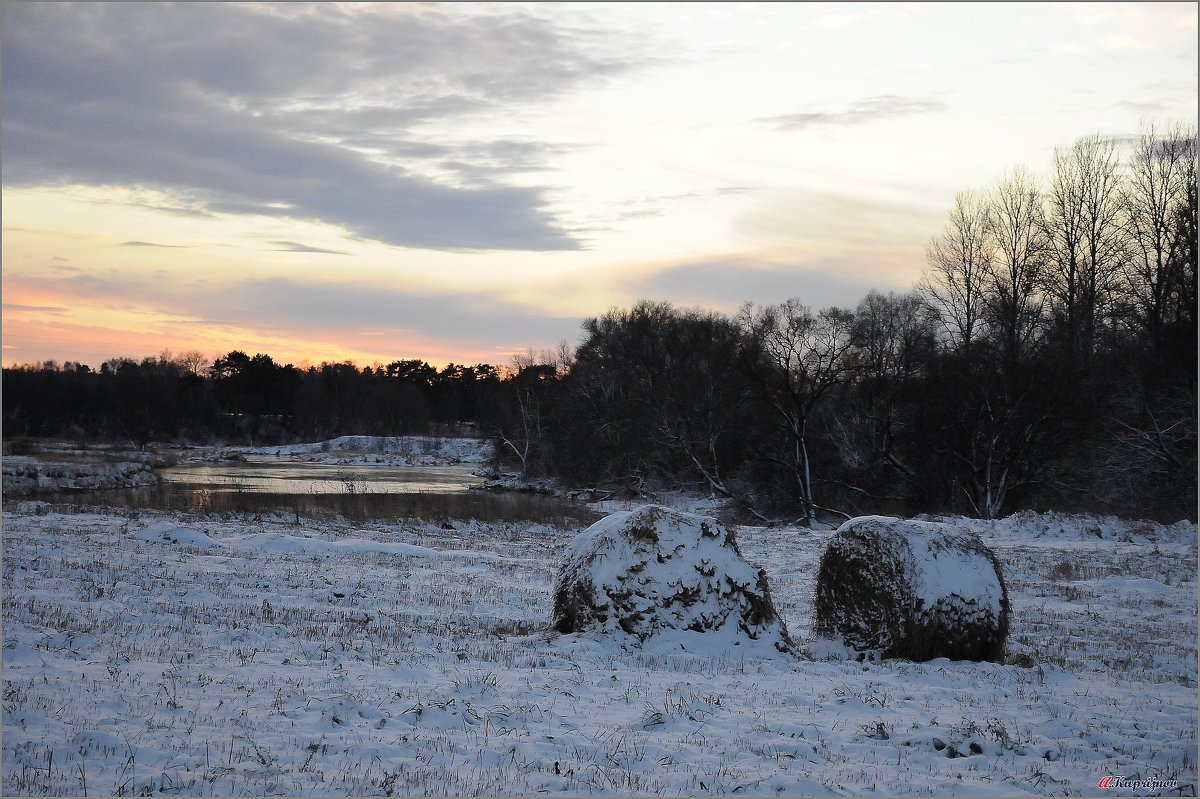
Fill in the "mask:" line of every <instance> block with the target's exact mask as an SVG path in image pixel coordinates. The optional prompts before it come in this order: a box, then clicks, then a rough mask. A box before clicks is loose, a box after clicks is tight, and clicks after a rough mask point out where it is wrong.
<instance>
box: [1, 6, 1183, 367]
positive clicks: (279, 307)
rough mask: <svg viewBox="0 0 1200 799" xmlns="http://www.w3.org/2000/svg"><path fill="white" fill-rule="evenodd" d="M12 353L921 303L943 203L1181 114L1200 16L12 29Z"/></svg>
mask: <svg viewBox="0 0 1200 799" xmlns="http://www.w3.org/2000/svg"><path fill="white" fill-rule="evenodd" d="M2 13H3V19H2V23H3V26H2V28H0V30H2V42H0V58H2V60H3V65H2V66H3V72H2V82H3V94H2V104H0V131H2V143H0V149H2V152H0V156H2V164H3V166H2V169H3V178H2V181H3V317H2V319H3V331H2V338H3V362H4V365H6V366H8V365H12V364H14V363H38V362H41V361H44V360H56V361H59V362H62V361H67V360H70V361H79V362H83V363H87V364H90V365H92V366H98V365H99V364H100V363H101V362H103V361H104V360H106V359H108V358H113V357H134V358H142V357H145V356H154V355H158V354H159V353H161V352H162V351H164V350H168V349H169V350H171V351H173V352H176V353H178V352H182V351H186V350H199V351H201V352H203V353H205V354H207V355H208V356H210V357H216V356H217V355H221V354H224V353H226V352H229V351H230V350H234V349H240V350H243V351H245V352H247V353H250V354H253V353H258V352H263V353H268V354H270V355H272V356H273V357H274V358H275V359H276V360H277V361H281V362H292V363H297V364H305V363H308V364H318V363H321V362H324V361H345V360H351V361H354V362H356V363H358V364H359V365H360V366H366V365H370V364H372V363H375V362H379V363H385V364H386V363H388V362H391V361H393V360H397V359H401V358H422V359H425V360H428V361H429V362H431V363H433V364H435V365H439V366H440V365H443V364H445V363H447V362H457V363H480V362H483V363H492V364H496V365H505V364H508V363H509V362H510V361H511V358H512V357H513V355H514V354H518V353H523V352H525V351H527V350H529V349H532V350H535V351H538V350H545V349H550V348H553V347H555V346H556V345H557V344H558V343H559V342H560V341H564V340H565V341H567V342H569V343H572V344H573V343H577V342H578V341H579V340H580V336H581V330H580V324H581V322H582V320H583V319H585V318H587V317H589V316H596V315H599V314H602V313H604V312H605V311H607V310H609V309H610V308H613V307H627V306H629V305H631V304H633V303H634V302H636V301H637V300H639V299H643V298H644V299H654V300H667V301H669V302H672V303H675V304H676V305H679V306H682V307H692V306H703V307H705V308H712V309H716V310H719V311H723V312H727V313H733V312H735V311H736V310H737V308H738V307H739V306H740V305H741V304H742V303H743V302H746V301H750V302H754V303H756V304H770V303H777V302H782V301H783V300H785V299H788V298H790V297H796V298H799V299H800V300H801V301H802V302H804V303H806V304H808V305H810V306H811V307H813V308H821V307H826V306H830V305H839V306H849V307H853V306H854V305H856V304H857V303H858V302H859V300H861V299H862V298H863V297H864V296H865V295H866V293H867V292H868V291H870V290H872V289H876V290H879V291H884V292H887V291H896V292H903V291H907V290H909V289H910V288H911V287H912V285H913V284H914V283H915V281H916V280H917V279H918V278H919V277H920V275H921V272H922V270H923V269H924V268H925V245H926V244H927V242H928V241H929V239H930V238H931V237H932V236H933V235H935V234H936V233H937V232H939V231H940V230H941V229H942V227H943V226H944V224H945V220H946V214H947V211H948V210H949V208H950V207H951V205H952V203H953V200H954V195H955V194H956V193H957V192H959V191H963V190H966V189H974V188H981V187H986V186H987V185H988V184H990V183H992V182H994V181H996V180H997V179H999V178H1000V177H1001V176H1002V174H1003V173H1004V172H1005V171H1006V170H1009V169H1011V168H1013V167H1015V166H1017V165H1025V166H1027V167H1029V168H1030V169H1032V170H1033V171H1034V172H1035V173H1042V174H1044V173H1045V171H1046V170H1047V169H1048V167H1049V164H1050V158H1051V155H1052V152H1053V150H1054V148H1055V147H1058V146H1068V145H1070V143H1071V142H1072V141H1074V140H1075V139H1077V138H1079V137H1081V136H1084V135H1088V134H1093V133H1101V134H1104V135H1112V136H1117V137H1125V136H1131V135H1133V134H1135V133H1137V131H1138V127H1139V125H1140V124H1141V123H1142V122H1143V121H1146V120H1154V121H1161V122H1173V121H1185V122H1192V123H1194V122H1195V120H1196V115H1197V107H1196V98H1197V6H1196V4H1194V3H1174V4H1172V3H1163V4H1156V3H1103V4H1096V5H1092V4H1082V3H1069V4H1041V3H998V4H986V3H982V4H981V3H962V4H958V3H931V4H920V3H918V4H893V3H882V4H873V3H863V4H854V3H834V4H823V3H795V4H787V3H766V4H755V3H747V4H720V3H712V4H710V3H703V4H694V5H693V4H687V3H664V4H654V3H636V4H617V3H613V4H575V3H571V4H564V5H556V4H529V5H526V4H518V3H513V4H507V3H496V4H447V5H440V4H362V5H359V4H353V3H349V4H343V3H321V4H314V5H305V4H293V3H284V4H270V3H262V4H260V3H234V4H209V3H181V4H165V3H164V4H158V3H128V4H126V3H68V4H62V5H59V4H53V3H43V2H37V3H21V2H6V3H4V4H3V12H2Z"/></svg>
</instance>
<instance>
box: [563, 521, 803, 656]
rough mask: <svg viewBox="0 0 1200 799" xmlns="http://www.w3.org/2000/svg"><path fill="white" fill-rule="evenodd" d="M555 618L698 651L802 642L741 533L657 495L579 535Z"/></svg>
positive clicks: (570, 625) (786, 648)
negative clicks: (745, 552) (749, 557)
mask: <svg viewBox="0 0 1200 799" xmlns="http://www.w3.org/2000/svg"><path fill="white" fill-rule="evenodd" d="M553 626H554V628H555V629H556V630H558V631H559V632H561V633H576V632H585V631H590V632H598V633H600V634H602V635H608V636H612V637H616V638H620V639H622V640H625V641H630V642H633V643H636V644H637V645H639V646H640V645H642V644H646V643H648V642H649V641H651V639H653V640H654V641H655V642H657V643H672V644H674V643H677V644H678V645H679V646H680V647H681V648H683V649H685V650H689V651H697V650H701V649H703V650H706V651H717V650H724V649H726V648H727V647H729V646H741V645H743V644H748V643H750V642H754V645H755V647H757V646H765V647H768V648H773V650H777V651H779V652H790V651H792V649H793V647H792V642H791V640H790V638H789V637H788V632H787V628H786V626H785V625H784V623H783V620H782V619H780V618H779V615H778V613H776V611H775V605H774V603H773V602H772V601H771V592H770V590H769V589H768V587H767V575H766V572H765V571H763V570H762V569H757V568H755V567H754V566H751V565H750V564H749V563H747V562H746V560H745V559H744V558H742V555H741V553H740V552H739V551H738V547H737V543H736V541H735V540H734V535H733V533H732V532H731V531H730V530H729V529H728V528H727V527H726V526H725V525H723V524H721V523H720V522H718V521H717V520H716V519H712V518H709V517H706V516H698V515H695V514H691V513H681V512H679V511H674V510H670V509H668V508H663V507H659V506H656V505H648V506H645V507H643V508H639V509H637V510H634V511H622V512H619V513H614V514H612V515H611V516H607V517H605V518H604V519H601V520H600V521H598V522H596V523H595V524H593V525H592V526H591V527H589V528H588V529H586V530H584V531H583V532H582V533H580V535H579V536H578V537H576V539H575V541H574V542H573V543H572V544H571V549H570V552H569V553H568V556H567V560H566V563H565V564H564V566H563V567H562V569H561V571H560V572H559V576H558V582H557V585H556V586H555V591H554V620H553ZM697 634H700V635H701V636H702V637H699V638H698V637H696V636H697ZM752 648H753V647H752Z"/></svg>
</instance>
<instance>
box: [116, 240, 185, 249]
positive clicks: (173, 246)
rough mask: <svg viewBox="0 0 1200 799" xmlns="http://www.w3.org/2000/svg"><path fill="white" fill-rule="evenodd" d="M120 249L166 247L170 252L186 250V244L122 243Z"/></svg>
mask: <svg viewBox="0 0 1200 799" xmlns="http://www.w3.org/2000/svg"><path fill="white" fill-rule="evenodd" d="M121 246H122V247H167V248H169V249H172V250H186V249H187V245H186V244H157V243H155V242H153V241H123V242H121Z"/></svg>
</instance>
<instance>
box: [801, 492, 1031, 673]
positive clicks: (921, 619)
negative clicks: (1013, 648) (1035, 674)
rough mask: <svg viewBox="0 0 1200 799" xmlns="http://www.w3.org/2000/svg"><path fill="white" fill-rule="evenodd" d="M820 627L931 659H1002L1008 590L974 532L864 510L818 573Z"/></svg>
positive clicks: (855, 643)
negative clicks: (873, 513) (870, 513)
mask: <svg viewBox="0 0 1200 799" xmlns="http://www.w3.org/2000/svg"><path fill="white" fill-rule="evenodd" d="M813 604H814V611H815V619H814V631H815V632H816V633H817V634H818V635H822V636H827V637H832V638H841V639H842V640H843V641H845V643H846V644H848V645H849V646H851V647H853V648H855V649H858V650H860V651H876V652H879V653H881V654H882V655H883V656H884V657H892V658H904V659H907V660H914V661H923V660H930V659H932V658H937V657H945V658H949V659H951V660H977V661H980V660H988V661H1000V660H1002V659H1003V655H1004V642H1005V639H1006V638H1007V636H1008V626H1009V603H1008V590H1007V588H1006V587H1005V585H1004V576H1003V574H1002V572H1001V568H1000V562H999V561H998V560H997V559H996V556H995V554H993V553H992V551H991V550H990V549H988V548H987V546H985V545H984V543H983V542H982V541H981V540H980V539H979V538H978V536H976V535H974V534H973V533H969V532H965V531H961V530H957V529H955V528H953V527H950V526H948V525H945V524H939V523H936V522H923V521H903V520H900V519H892V518H888V517H882V516H864V517H860V518H857V519H851V520H850V521H848V522H846V523H845V524H843V525H842V526H841V527H840V528H839V529H838V531H837V533H836V534H835V535H834V537H833V539H832V540H831V541H830V542H829V545H828V547H827V548H826V550H825V553H824V555H823V556H822V558H821V563H820V566H819V568H818V570H817V587H816V596H815V597H814V603H813Z"/></svg>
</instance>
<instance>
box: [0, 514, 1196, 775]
mask: <svg viewBox="0 0 1200 799" xmlns="http://www.w3.org/2000/svg"><path fill="white" fill-rule="evenodd" d="M943 521H948V522H951V523H953V524H954V525H955V526H958V527H962V528H964V529H970V530H973V531H974V532H976V533H977V534H978V535H979V536H980V537H981V538H982V539H983V541H984V542H985V543H986V544H987V545H988V547H990V548H991V549H992V550H993V551H994V552H995V553H996V555H997V557H998V558H999V559H1000V560H1001V561H1002V564H1003V568H1004V573H1005V579H1006V582H1007V585H1008V589H1009V596H1010V601H1011V604H1012V613H1013V620H1012V629H1011V632H1010V636H1009V650H1010V653H1012V654H1020V655H1026V656H1028V657H1029V658H1030V659H1031V663H1032V666H1031V667H1029V668H1019V667H1017V666H1013V665H1002V664H996V663H970V662H952V661H948V660H934V661H930V662H928V663H911V662H907V661H900V660H889V661H883V662H872V661H866V662H860V661H858V660H857V659H855V658H854V655H853V653H851V652H849V651H847V650H845V648H842V647H837V646H835V645H831V644H828V643H822V642H809V643H810V644H811V646H810V647H809V648H810V650H811V653H812V654H813V655H814V657H815V659H814V660H812V661H805V660H801V659H796V658H790V657H771V658H767V657H762V658H760V657H754V656H753V653H751V652H745V651H742V652H739V653H737V654H736V655H726V654H722V655H720V656H712V655H710V654H706V653H704V650H695V649H693V650H692V651H689V652H682V651H678V650H675V651H668V650H665V649H663V650H658V649H655V648H653V647H650V648H646V649H626V648H623V647H622V646H620V645H619V643H617V642H615V641H610V640H605V639H601V638H597V637H588V636H580V635H568V636H560V635H557V634H553V633H551V632H550V631H549V630H548V629H547V625H548V622H549V618H550V614H551V608H552V591H553V585H554V578H555V575H556V573H557V570H558V567H559V566H560V565H561V563H562V561H563V558H564V557H565V555H566V553H567V551H568V549H569V548H570V546H571V542H572V541H573V540H574V539H575V537H576V536H577V535H578V533H579V530H577V529H576V530H571V529H559V528H556V527H550V526H545V525H538V524H513V523H495V524H481V523H474V524H471V525H461V526H460V529H458V530H443V529H441V527H440V525H437V524H427V523H422V522H416V521H408V522H401V523H386V524H385V523H365V524H357V525H356V524H350V523H348V522H340V521H339V522H319V523H318V522H305V523H304V524H302V525H296V524H294V523H287V522H285V521H284V520H283V519H271V518H266V519H254V518H249V517H247V518H242V519H237V518H229V519H217V518H210V517H204V516H197V515H182V514H159V513H148V512H145V511H141V512H138V513H134V512H119V511H111V512H104V513H93V514H82V513H81V514H63V513H57V512H47V508H46V507H45V506H44V505H42V504H40V503H33V502H24V503H8V507H6V510H5V513H4V559H3V614H4V615H3V621H4V640H3V677H4V704H3V725H4V736H3V785H2V786H0V788H2V792H3V793H4V795H16V794H51V795H64V794H65V795H83V794H85V793H86V794H88V795H97V794H112V793H124V794H130V793H139V792H145V793H153V794H167V795H199V794H204V795H212V794H215V795H230V796H241V795H265V794H271V795H291V796H296V795H388V794H392V795H406V794H407V795H412V794H430V793H438V794H449V795H468V794H482V795H534V794H541V793H546V794H557V795H572V796H579V795H609V796H612V795H711V794H732V793H739V794H749V795H760V796H761V795H766V796H770V795H777V794H783V795H845V794H851V795H863V794H892V795H930V794H933V795H963V796H971V795H997V794H1002V795H1062V794H1073V795H1080V794H1082V795H1095V794H1097V793H1102V794H1104V795H1124V796H1128V795H1131V794H1132V793H1134V792H1133V791H1132V790H1131V789H1117V788H1114V789H1110V790H1100V791H1098V790H1097V784H1098V782H1099V781H1100V780H1101V779H1102V778H1103V777H1105V776H1107V775H1123V776H1125V777H1126V778H1130V779H1132V778H1134V777H1136V778H1139V779H1143V780H1149V779H1167V780H1177V781H1178V783H1179V790H1168V789H1151V790H1145V789H1143V790H1139V791H1137V792H1136V793H1137V795H1151V794H1155V793H1158V794H1161V795H1178V794H1180V793H1182V794H1183V795H1195V793H1196V785H1197V782H1196V746H1197V710H1196V701H1197V689H1196V685H1197V683H1196V679H1197V671H1196V663H1197V660H1196V643H1197V629H1196V605H1197V588H1196V585H1197V580H1196V528H1195V525H1194V524H1188V523H1181V524H1177V525H1171V526H1164V525H1157V524H1154V523H1149V522H1130V521H1122V520H1118V519H1111V518H1102V517H1088V516H1069V517H1068V516H1062V515H1053V514H1046V515H1034V514H1027V515H1022V516H1018V517H1014V518H1010V519H1004V520H1000V521H997V522H982V521H974V520H965V519H953V520H952V519H944V520H943ZM1093 530H1099V531H1100V533H1099V534H1098V535H1097V534H1096V533H1094V532H1093ZM831 536H832V532H830V531H809V530H806V529H802V528H794V527H785V528H772V529H767V528H754V527H745V528H741V529H740V530H739V532H738V546H739V548H740V549H741V552H742V555H743V556H744V557H745V559H746V560H747V561H748V562H749V563H751V564H761V565H763V566H764V567H765V568H766V571H767V573H768V577H769V579H770V583H771V590H772V595H773V599H774V601H775V604H776V607H777V608H778V610H779V612H780V614H781V615H782V617H783V619H784V621H785V622H786V624H787V626H788V628H789V630H790V631H791V633H792V636H793V637H794V638H795V639H797V640H798V641H805V640H806V639H808V636H809V631H810V628H811V616H812V608H811V602H812V592H813V581H814V579H815V573H816V564H817V562H818V560H819V558H820V555H821V552H822V551H823V550H824V548H825V545H826V543H827V542H828V541H829V540H830V538H831ZM1068 564H1069V565H1070V567H1071V568H1070V569H1067V568H1065V567H1064V566H1065V565H1068ZM1067 574H1070V575H1072V576H1070V577H1064V576H1062V575H1067Z"/></svg>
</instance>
